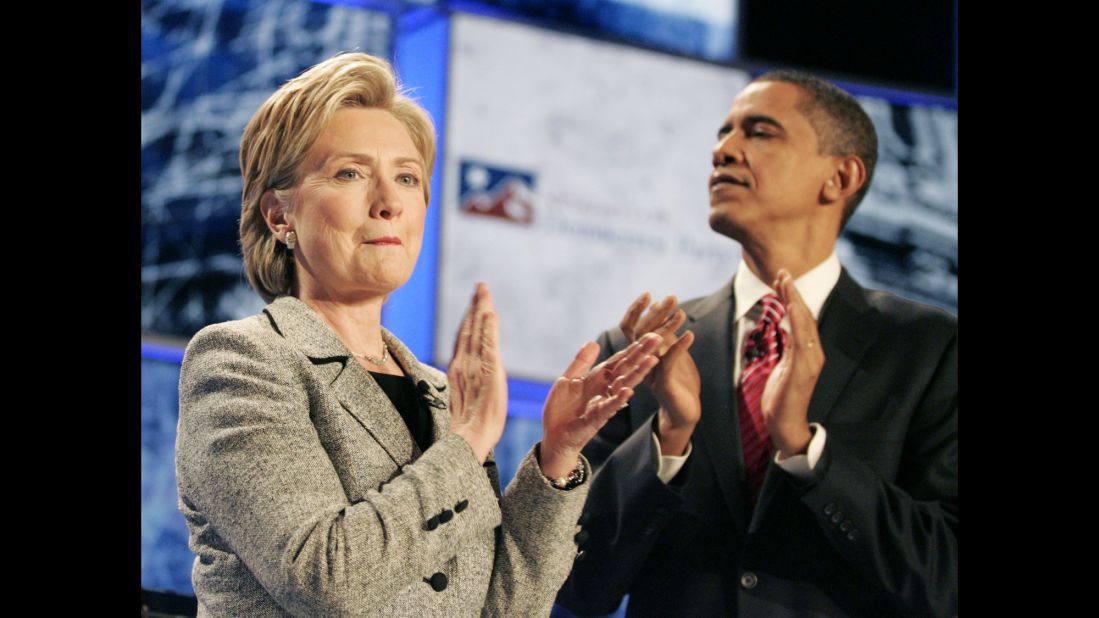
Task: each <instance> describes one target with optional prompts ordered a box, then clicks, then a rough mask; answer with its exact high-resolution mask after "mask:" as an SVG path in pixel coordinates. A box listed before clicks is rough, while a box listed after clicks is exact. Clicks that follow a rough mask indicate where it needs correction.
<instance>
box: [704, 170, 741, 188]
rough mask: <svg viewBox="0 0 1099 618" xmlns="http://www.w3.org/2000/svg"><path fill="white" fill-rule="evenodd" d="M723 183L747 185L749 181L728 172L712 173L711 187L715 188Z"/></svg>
mask: <svg viewBox="0 0 1099 618" xmlns="http://www.w3.org/2000/svg"><path fill="white" fill-rule="evenodd" d="M722 185H739V186H741V187H747V186H748V181H746V180H742V179H740V178H737V177H736V176H733V175H732V174H726V173H715V174H711V175H710V188H711V189H714V188H716V187H720V186H722Z"/></svg>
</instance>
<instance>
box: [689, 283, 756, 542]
mask: <svg viewBox="0 0 1099 618" xmlns="http://www.w3.org/2000/svg"><path fill="white" fill-rule="evenodd" d="M733 310H734V300H733V286H732V284H731V283H730V284H729V285H727V286H725V287H724V288H722V289H721V290H720V291H718V292H717V293H716V294H714V295H713V296H710V297H709V298H706V299H705V300H703V301H702V302H701V303H699V304H698V305H697V306H695V307H694V308H693V309H692V310H691V312H690V313H689V314H688V323H687V328H688V329H690V330H692V331H694V333H695V342H694V345H692V346H691V350H690V352H691V356H692V357H693V358H694V359H695V364H696V365H697V366H698V370H699V373H700V377H701V378H702V392H701V393H700V399H701V401H702V419H701V420H700V421H699V424H698V428H697V429H696V431H695V435H696V436H697V435H701V436H702V442H703V443H704V444H705V447H706V448H705V450H706V451H707V453H708V455H709V456H708V457H707V459H708V460H709V461H710V464H711V465H712V466H713V468H714V472H715V476H716V477H717V481H718V485H719V486H720V488H721V493H722V495H723V497H724V498H725V502H726V504H727V505H728V507H729V513H730V514H731V515H732V518H733V522H734V523H735V524H736V525H737V527H738V528H739V529H741V530H743V529H744V528H746V527H747V512H746V508H745V507H746V502H745V500H744V491H745V487H744V455H743V453H742V448H741V444H740V429H739V427H738V424H737V421H736V418H737V405H736V396H735V390H734V387H733V330H732V326H733V324H732V316H733Z"/></svg>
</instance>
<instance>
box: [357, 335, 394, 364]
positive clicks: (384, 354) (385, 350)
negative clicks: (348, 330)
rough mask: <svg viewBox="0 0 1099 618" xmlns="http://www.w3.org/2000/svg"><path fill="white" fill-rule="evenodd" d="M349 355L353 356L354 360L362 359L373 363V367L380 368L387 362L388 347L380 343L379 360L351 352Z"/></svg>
mask: <svg viewBox="0 0 1099 618" xmlns="http://www.w3.org/2000/svg"><path fill="white" fill-rule="evenodd" d="M351 354H352V355H353V356H355V357H356V358H362V359H364V360H368V361H370V362H372V363H374V364H375V365H378V366H379V367H381V366H382V365H384V364H385V362H386V361H387V360H389V346H387V345H386V344H385V342H384V341H383V342H382V357H381V358H377V357H374V356H371V355H369V354H359V353H358V352H354V351H352V352H351Z"/></svg>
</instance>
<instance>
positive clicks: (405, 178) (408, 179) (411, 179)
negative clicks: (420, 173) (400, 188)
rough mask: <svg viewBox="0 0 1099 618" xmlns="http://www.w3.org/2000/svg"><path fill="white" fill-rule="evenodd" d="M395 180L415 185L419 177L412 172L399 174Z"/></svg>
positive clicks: (409, 185) (410, 185)
mask: <svg viewBox="0 0 1099 618" xmlns="http://www.w3.org/2000/svg"><path fill="white" fill-rule="evenodd" d="M397 182H399V183H401V184H402V185H405V186H408V187H415V186H416V185H418V184H420V179H419V178H417V177H416V176H414V175H412V174H401V175H400V176H398V177H397Z"/></svg>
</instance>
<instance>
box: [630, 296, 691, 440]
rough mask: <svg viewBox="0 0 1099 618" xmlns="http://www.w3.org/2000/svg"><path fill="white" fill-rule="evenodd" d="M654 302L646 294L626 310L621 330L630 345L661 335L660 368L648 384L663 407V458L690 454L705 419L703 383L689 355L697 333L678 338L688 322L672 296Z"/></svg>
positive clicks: (659, 432)
mask: <svg viewBox="0 0 1099 618" xmlns="http://www.w3.org/2000/svg"><path fill="white" fill-rule="evenodd" d="M650 300H651V298H650V296H649V293H648V292H645V293H644V294H642V295H641V296H639V297H638V298H637V300H635V301H634V302H633V304H631V305H630V308H629V309H627V310H626V315H625V316H623V317H622V321H621V322H620V323H619V327H620V328H621V329H622V332H623V333H624V334H625V335H626V337H627V338H628V339H629V340H630V341H637V340H638V339H639V338H641V336H642V335H644V334H646V333H656V334H657V335H660V338H661V340H662V341H661V345H660V349H658V350H657V352H656V354H657V356H659V357H660V364H659V365H657V366H656V367H655V368H654V369H653V370H652V372H651V373H650V374H649V378H648V380H646V382H647V383H648V385H649V387H650V388H651V389H652V391H653V395H655V396H656V400H657V402H658V403H659V404H660V411H659V413H658V414H657V426H656V435H657V438H659V440H660V452H661V455H665V456H667V455H682V454H683V453H685V452H686V451H687V446H688V445H689V444H690V441H691V436H692V435H693V434H694V430H695V427H696V426H697V425H698V421H699V419H701V418H702V403H701V402H700V400H699V391H700V390H701V388H702V380H701V378H699V376H698V367H697V366H696V365H695V362H694V359H693V358H691V355H690V354H689V353H688V349H690V347H691V344H692V343H694V333H692V332H691V331H686V332H684V333H683V334H682V335H679V336H677V335H676V334H675V332H676V330H677V329H679V327H680V326H683V324H684V323H685V322H686V321H687V314H686V313H685V312H684V311H683V310H682V309H680V308H679V304H678V302H677V301H676V298H675V296H669V297H667V298H665V299H664V300H662V301H660V302H659V303H655V304H653V305H652V306H649V307H648V311H646V310H645V307H646V306H648V305H649V301H650Z"/></svg>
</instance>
